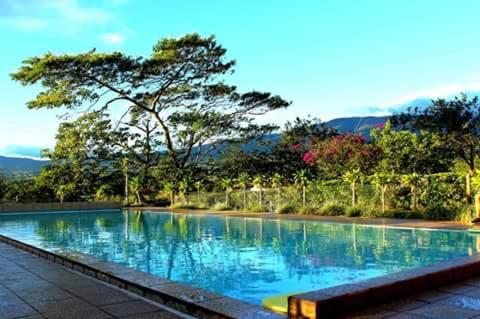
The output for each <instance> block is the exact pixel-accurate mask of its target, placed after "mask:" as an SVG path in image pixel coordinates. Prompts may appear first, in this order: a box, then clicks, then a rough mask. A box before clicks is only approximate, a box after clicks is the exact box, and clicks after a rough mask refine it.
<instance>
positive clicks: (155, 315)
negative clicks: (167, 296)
mask: <svg viewBox="0 0 480 319" xmlns="http://www.w3.org/2000/svg"><path fill="white" fill-rule="evenodd" d="M125 318H126V319H180V318H181V317H178V316H177V315H174V314H173V313H170V312H167V311H156V312H149V313H142V314H139V315H133V316H128V317H125Z"/></svg>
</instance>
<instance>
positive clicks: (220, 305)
mask: <svg viewBox="0 0 480 319" xmlns="http://www.w3.org/2000/svg"><path fill="white" fill-rule="evenodd" d="M198 305H200V306H202V307H205V308H206V309H209V310H211V311H214V312H219V313H222V314H225V315H226V316H229V317H234V318H247V316H251V314H252V312H254V311H256V310H258V309H256V308H253V307H255V306H253V305H251V304H248V303H245V302H242V301H239V300H235V299H231V298H226V297H225V298H221V299H213V300H208V301H205V302H199V303H198Z"/></svg>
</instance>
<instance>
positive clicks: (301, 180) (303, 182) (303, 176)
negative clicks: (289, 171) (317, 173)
mask: <svg viewBox="0 0 480 319" xmlns="http://www.w3.org/2000/svg"><path fill="white" fill-rule="evenodd" d="M293 179H294V182H295V184H296V185H300V186H301V187H302V203H303V206H305V205H306V204H307V186H308V183H309V182H310V177H309V174H308V172H307V170H305V169H302V170H299V171H298V172H296V173H295V174H294V175H293Z"/></svg>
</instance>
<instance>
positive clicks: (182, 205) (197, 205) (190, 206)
mask: <svg viewBox="0 0 480 319" xmlns="http://www.w3.org/2000/svg"><path fill="white" fill-rule="evenodd" d="M172 208H179V209H206V208H207V206H206V205H204V204H202V203H195V202H193V203H188V204H187V203H176V204H174V205H173V206H172Z"/></svg>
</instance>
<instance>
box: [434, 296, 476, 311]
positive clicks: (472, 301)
mask: <svg viewBox="0 0 480 319" xmlns="http://www.w3.org/2000/svg"><path fill="white" fill-rule="evenodd" d="M438 303H441V304H445V305H450V306H454V307H458V308H464V309H470V310H475V311H478V314H480V299H479V298H474V297H469V296H463V295H456V296H453V297H450V298H447V299H443V300H441V301H439V302H438Z"/></svg>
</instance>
